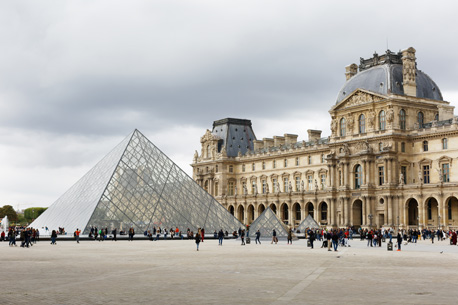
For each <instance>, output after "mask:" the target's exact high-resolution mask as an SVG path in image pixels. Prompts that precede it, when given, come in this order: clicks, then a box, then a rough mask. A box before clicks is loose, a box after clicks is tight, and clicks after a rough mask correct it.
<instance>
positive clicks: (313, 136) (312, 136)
mask: <svg viewBox="0 0 458 305" xmlns="http://www.w3.org/2000/svg"><path fill="white" fill-rule="evenodd" d="M307 133H308V135H309V141H316V140H319V139H321V130H313V129H307Z"/></svg>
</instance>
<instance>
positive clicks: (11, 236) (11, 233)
mask: <svg viewBox="0 0 458 305" xmlns="http://www.w3.org/2000/svg"><path fill="white" fill-rule="evenodd" d="M8 240H9V244H8V245H9V246H15V247H17V245H16V233H15V232H14V230H13V229H11V228H10V229H9V231H8Z"/></svg>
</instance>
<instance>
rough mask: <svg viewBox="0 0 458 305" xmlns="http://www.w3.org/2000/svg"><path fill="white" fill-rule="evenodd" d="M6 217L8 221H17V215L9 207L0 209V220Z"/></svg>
mask: <svg viewBox="0 0 458 305" xmlns="http://www.w3.org/2000/svg"><path fill="white" fill-rule="evenodd" d="M5 216H8V219H9V221H17V219H18V217H17V213H16V211H15V210H14V209H13V207H12V206H10V205H4V206H3V207H2V208H0V218H3V217H5Z"/></svg>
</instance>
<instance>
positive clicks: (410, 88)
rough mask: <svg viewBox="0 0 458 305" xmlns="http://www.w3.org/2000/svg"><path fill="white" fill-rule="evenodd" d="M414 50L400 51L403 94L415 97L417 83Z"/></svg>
mask: <svg viewBox="0 0 458 305" xmlns="http://www.w3.org/2000/svg"><path fill="white" fill-rule="evenodd" d="M415 52H416V50H415V49H414V48H412V47H410V48H408V49H407V50H404V51H402V81H403V86H404V94H405V95H410V96H417V81H416V78H415V75H416V72H417V63H416V61H415V59H416V58H415Z"/></svg>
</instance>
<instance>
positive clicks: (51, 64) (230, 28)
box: [0, 0, 458, 209]
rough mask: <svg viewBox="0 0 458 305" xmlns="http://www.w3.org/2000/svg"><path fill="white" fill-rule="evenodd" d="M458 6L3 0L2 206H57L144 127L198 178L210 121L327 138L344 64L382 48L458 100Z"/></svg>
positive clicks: (263, 132)
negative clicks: (409, 52)
mask: <svg viewBox="0 0 458 305" xmlns="http://www.w3.org/2000/svg"><path fill="white" fill-rule="evenodd" d="M457 11H458V2H456V1H440V2H431V1H377V2H375V1H374V2H369V1H340V0H339V1H314V2H312V1H266V0H262V1H246V0H244V1H234V0H231V1H215V0H208V1H173V0H165V1H114V0H109V1H92V0H91V1H64V0H59V1H18V0H15V1H2V2H1V3H0V55H1V56H0V206H2V205H4V204H11V205H13V206H14V207H15V208H16V209H17V208H20V209H23V208H26V207H29V206H49V205H51V204H52V203H53V202H54V201H55V200H56V199H57V198H58V197H59V196H60V195H62V194H63V193H64V192H65V191H66V190H67V189H68V188H69V187H70V186H72V185H73V184H74V183H75V182H76V181H77V180H78V179H79V178H80V177H82V176H83V175H84V174H85V173H86V172H87V171H88V170H89V169H90V168H92V167H93V166H94V165H95V164H96V163H97V162H98V161H99V160H100V159H101V158H102V157H103V156H104V155H105V154H107V153H108V152H109V151H110V150H111V149H112V148H113V147H114V146H115V145H116V144H118V143H119V142H120V141H122V139H123V138H124V137H125V136H127V135H128V134H129V133H130V132H132V131H133V130H134V129H135V128H137V129H139V130H140V131H141V132H142V133H143V134H144V135H145V136H147V137H148V138H149V139H150V140H151V141H152V142H153V143H154V144H155V145H156V146H158V147H159V148H160V149H161V150H162V151H164V152H165V153H166V154H168V156H169V157H170V158H171V159H172V160H174V161H175V162H176V163H177V164H178V165H179V166H181V167H182V168H183V169H184V170H185V171H186V172H187V173H188V174H191V173H192V170H191V167H190V166H189V164H190V163H191V161H192V157H193V154H194V151H195V150H198V151H199V152H200V137H201V136H202V135H203V134H204V133H205V130H206V129H207V128H209V129H211V127H212V123H213V121H214V120H218V119H222V118H226V117H234V118H243V119H251V121H252V123H253V129H254V132H255V134H256V136H257V138H258V139H262V138H264V137H272V136H274V135H283V134H284V133H293V134H298V135H299V140H300V141H301V140H303V139H306V138H307V136H306V134H307V129H321V130H323V135H324V136H327V135H329V134H330V131H329V123H330V118H329V114H328V110H329V109H330V108H331V106H332V105H333V104H334V103H335V100H336V96H337V93H338V91H339V90H340V88H341V87H342V86H343V84H344V82H345V76H344V72H345V69H344V68H345V66H346V65H349V64H351V63H358V64H359V58H360V57H364V58H368V57H371V56H372V54H373V53H374V52H375V51H377V52H378V53H379V54H382V53H384V52H385V51H386V49H387V46H388V48H389V49H390V50H392V51H399V50H400V49H405V48H408V47H410V46H412V47H414V48H415V49H416V50H417V54H416V55H417V63H418V68H419V69H421V70H423V71H424V72H426V73H427V74H428V75H429V76H430V77H431V78H432V79H433V80H434V81H435V82H436V83H437V85H438V86H439V88H440V89H441V91H442V94H443V96H444V99H446V100H447V101H450V102H451V103H452V104H453V105H457V103H458V57H457V49H458V38H457V36H456V32H455V31H456V30H457V29H458V18H457V17H456V13H457Z"/></svg>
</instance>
